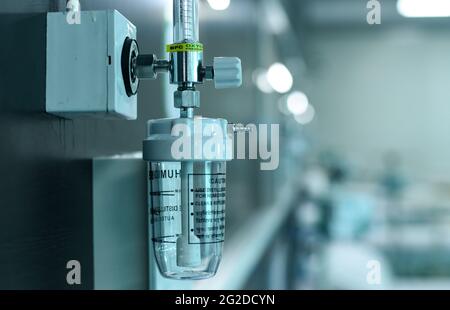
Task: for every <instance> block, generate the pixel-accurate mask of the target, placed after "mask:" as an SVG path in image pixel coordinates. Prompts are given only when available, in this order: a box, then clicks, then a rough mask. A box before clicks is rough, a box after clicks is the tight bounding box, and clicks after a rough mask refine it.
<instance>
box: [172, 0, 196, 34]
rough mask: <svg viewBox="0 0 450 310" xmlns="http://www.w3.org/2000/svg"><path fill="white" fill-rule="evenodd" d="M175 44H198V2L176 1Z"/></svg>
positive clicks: (174, 16)
mask: <svg viewBox="0 0 450 310" xmlns="http://www.w3.org/2000/svg"><path fill="white" fill-rule="evenodd" d="M173 13H174V14H173V21H174V30H173V33H174V42H175V43H182V42H191V43H192V42H198V40H199V22H198V0H174V10H173Z"/></svg>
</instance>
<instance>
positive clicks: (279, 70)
mask: <svg viewBox="0 0 450 310" xmlns="http://www.w3.org/2000/svg"><path fill="white" fill-rule="evenodd" d="M267 80H268V81H269V84H270V86H271V87H272V88H273V89H274V90H275V91H276V92H277V93H280V94H285V93H287V92H289V91H290V90H291V89H292V85H294V78H293V77H292V74H291V72H290V71H289V69H288V68H286V66H285V65H283V64H281V63H275V64H273V65H272V66H270V68H269V70H268V71H267Z"/></svg>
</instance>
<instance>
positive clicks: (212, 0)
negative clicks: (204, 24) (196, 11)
mask: <svg viewBox="0 0 450 310" xmlns="http://www.w3.org/2000/svg"><path fill="white" fill-rule="evenodd" d="M230 2H231V1H230V0H208V3H209V6H210V7H211V8H212V9H213V10H216V11H224V10H226V9H228V7H229V6H230Z"/></svg>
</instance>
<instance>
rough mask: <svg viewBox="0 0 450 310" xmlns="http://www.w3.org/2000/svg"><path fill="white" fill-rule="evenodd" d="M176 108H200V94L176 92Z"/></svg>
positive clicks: (184, 91)
mask: <svg viewBox="0 0 450 310" xmlns="http://www.w3.org/2000/svg"><path fill="white" fill-rule="evenodd" d="M174 103H175V108H178V109H192V108H199V107H200V92H199V91H195V90H183V91H176V92H175V93H174Z"/></svg>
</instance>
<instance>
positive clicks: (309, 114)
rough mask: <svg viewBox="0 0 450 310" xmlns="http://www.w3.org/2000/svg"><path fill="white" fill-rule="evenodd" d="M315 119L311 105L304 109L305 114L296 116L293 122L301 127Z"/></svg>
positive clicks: (314, 112) (314, 111)
mask: <svg viewBox="0 0 450 310" xmlns="http://www.w3.org/2000/svg"><path fill="white" fill-rule="evenodd" d="M315 117H316V110H315V109H314V107H313V106H312V105H310V104H308V108H307V109H306V111H305V113H303V114H300V115H296V116H295V120H296V121H297V123H299V124H301V125H307V124H309V123H311V122H312V121H313V120H314V118H315Z"/></svg>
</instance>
